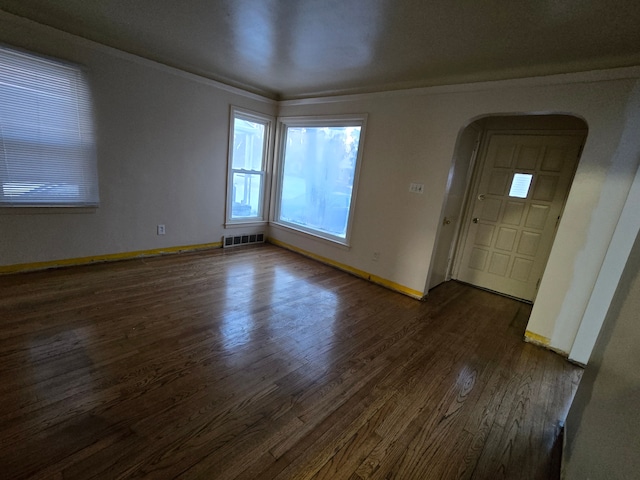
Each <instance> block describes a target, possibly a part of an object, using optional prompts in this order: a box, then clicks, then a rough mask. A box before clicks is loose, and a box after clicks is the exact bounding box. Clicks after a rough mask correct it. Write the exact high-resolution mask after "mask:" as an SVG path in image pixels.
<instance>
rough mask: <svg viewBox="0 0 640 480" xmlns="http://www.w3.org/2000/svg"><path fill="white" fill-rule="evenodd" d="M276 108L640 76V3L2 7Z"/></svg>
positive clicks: (399, 0) (252, 1)
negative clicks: (351, 97)
mask: <svg viewBox="0 0 640 480" xmlns="http://www.w3.org/2000/svg"><path fill="white" fill-rule="evenodd" d="M0 9H2V10H5V11H7V12H9V13H13V14H15V15H19V16H23V17H27V18H29V19H32V20H35V21H36V22H39V23H43V24H46V25H49V26H52V27H55V28H58V29H60V30H64V31H67V32H70V33H73V34H76V35H79V36H81V37H85V38H88V39H90V40H94V41H96V42H99V43H102V44H105V45H109V46H112V47H115V48H118V49H120V50H124V51H127V52H130V53H133V54H136V55H139V56H142V57H146V58H149V59H152V60H155V61H158V62H161V63H164V64H167V65H171V66H174V67H177V68H180V69H182V70H185V71H188V72H192V73H195V74H198V75H202V76H204V77H207V78H211V79H214V80H218V81H221V82H224V83H226V84H229V85H233V86H237V87H241V88H244V89H246V90H249V91H251V92H254V93H259V94H262V95H265V96H268V97H270V98H274V99H291V98H305V97H312V96H318V95H335V94H344V93H361V92H372V91H384V90H395V89H400V88H410V87H421V86H430V85H445V84H453V83H462V82H477V81H485V80H497V79H505V78H519V77H528V76H537V75H548V74H554V73H566V72H575V71H584V70H594V69H602V68H611V67H620V66H630V65H640V2H638V1H637V0H480V1H478V0H476V1H473V0H187V1H184V0H183V1H178V0H135V1H132V0H0Z"/></svg>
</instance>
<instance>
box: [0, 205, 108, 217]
mask: <svg viewBox="0 0 640 480" xmlns="http://www.w3.org/2000/svg"><path fill="white" fill-rule="evenodd" d="M97 210H98V207H35V206H27V205H24V206H14V207H0V215H50V214H53V215H59V214H68V213H72V214H78V213H80V214H86V213H96V211H97Z"/></svg>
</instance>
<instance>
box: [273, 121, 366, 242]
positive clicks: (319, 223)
mask: <svg viewBox="0 0 640 480" xmlns="http://www.w3.org/2000/svg"><path fill="white" fill-rule="evenodd" d="M360 130H361V127H359V126H340V127H289V128H288V129H287V134H286V140H285V141H286V143H285V155H284V166H283V177H282V192H281V199H280V220H282V221H284V222H289V223H293V224H296V225H300V226H303V227H305V228H308V229H311V230H316V231H318V232H324V233H328V234H330V235H333V236H337V237H340V238H346V233H347V222H348V217H349V207H350V205H351V198H352V190H353V181H354V176H355V170H356V160H357V156H358V144H359V141H360Z"/></svg>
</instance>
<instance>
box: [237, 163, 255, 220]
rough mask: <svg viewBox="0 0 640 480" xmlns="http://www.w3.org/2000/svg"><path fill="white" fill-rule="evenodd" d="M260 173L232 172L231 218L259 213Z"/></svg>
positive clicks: (253, 215)
mask: <svg viewBox="0 0 640 480" xmlns="http://www.w3.org/2000/svg"><path fill="white" fill-rule="evenodd" d="M261 183H262V175H258V174H250V173H238V172H233V185H232V189H233V192H232V194H231V195H232V197H231V199H232V204H231V218H246V217H257V216H259V215H260V213H261V212H260V196H261V195H260V192H261V190H262V188H261Z"/></svg>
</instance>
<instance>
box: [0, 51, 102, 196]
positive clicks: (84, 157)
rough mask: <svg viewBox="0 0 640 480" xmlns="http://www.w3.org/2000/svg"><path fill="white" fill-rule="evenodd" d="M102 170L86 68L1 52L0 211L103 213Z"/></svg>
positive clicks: (28, 54)
mask: <svg viewBox="0 0 640 480" xmlns="http://www.w3.org/2000/svg"><path fill="white" fill-rule="evenodd" d="M96 163H97V162H96V152H95V139H94V132H93V117H92V108H91V94H90V90H89V86H88V82H87V79H86V76H85V72H84V71H83V69H82V68H81V67H79V66H77V65H73V64H68V63H65V62H62V61H59V60H54V59H50V58H45V57H41V56H38V55H34V54H30V53H27V52H23V51H19V50H14V49H11V48H7V47H4V46H0V207H30V206H31V207H33V206H35V207H78V206H79V207H84V206H97V205H98V176H97V165H96Z"/></svg>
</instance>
